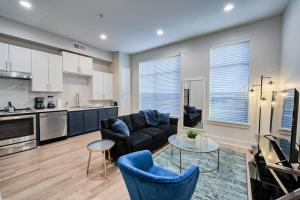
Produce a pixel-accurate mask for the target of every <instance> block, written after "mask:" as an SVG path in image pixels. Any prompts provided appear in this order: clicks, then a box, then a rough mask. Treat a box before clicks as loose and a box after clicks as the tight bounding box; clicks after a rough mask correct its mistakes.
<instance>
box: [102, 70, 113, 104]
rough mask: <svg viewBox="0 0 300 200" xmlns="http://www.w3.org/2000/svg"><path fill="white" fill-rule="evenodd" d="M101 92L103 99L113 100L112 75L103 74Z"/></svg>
mask: <svg viewBox="0 0 300 200" xmlns="http://www.w3.org/2000/svg"><path fill="white" fill-rule="evenodd" d="M103 91H104V99H105V100H112V99H113V75H112V74H109V73H103Z"/></svg>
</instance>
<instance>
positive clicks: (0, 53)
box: [0, 43, 8, 70]
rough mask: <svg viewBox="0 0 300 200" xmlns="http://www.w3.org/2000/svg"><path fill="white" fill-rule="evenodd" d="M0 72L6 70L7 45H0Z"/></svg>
mask: <svg viewBox="0 0 300 200" xmlns="http://www.w3.org/2000/svg"><path fill="white" fill-rule="evenodd" d="M0 70H8V44H4V43H0Z"/></svg>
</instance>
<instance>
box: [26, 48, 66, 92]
mask: <svg viewBox="0 0 300 200" xmlns="http://www.w3.org/2000/svg"><path fill="white" fill-rule="evenodd" d="M32 91H35V92H62V91H63V72H62V57H61V56H59V55H53V54H49V53H45V52H41V51H35V50H33V51H32Z"/></svg>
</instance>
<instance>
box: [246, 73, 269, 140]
mask: <svg viewBox="0 0 300 200" xmlns="http://www.w3.org/2000/svg"><path fill="white" fill-rule="evenodd" d="M266 79H267V80H269V81H268V83H267V84H268V85H270V86H272V85H273V84H274V82H273V81H272V80H271V77H269V76H264V75H261V76H260V84H256V85H252V88H251V90H250V92H251V93H253V92H254V91H255V90H254V89H253V88H254V87H259V88H260V94H259V96H260V98H259V99H260V101H261V102H265V101H266V100H267V99H266V97H265V96H264V93H263V92H264V91H263V86H264V80H266ZM261 109H262V106H261V104H259V115H258V136H257V138H258V139H257V141H258V142H257V143H258V146H259V136H260V132H261Z"/></svg>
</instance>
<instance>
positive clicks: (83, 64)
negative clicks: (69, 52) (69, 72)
mask: <svg viewBox="0 0 300 200" xmlns="http://www.w3.org/2000/svg"><path fill="white" fill-rule="evenodd" d="M78 60H79V71H80V73H81V74H84V75H89V76H92V74H93V59H92V58H89V57H86V56H79V59H78Z"/></svg>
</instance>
